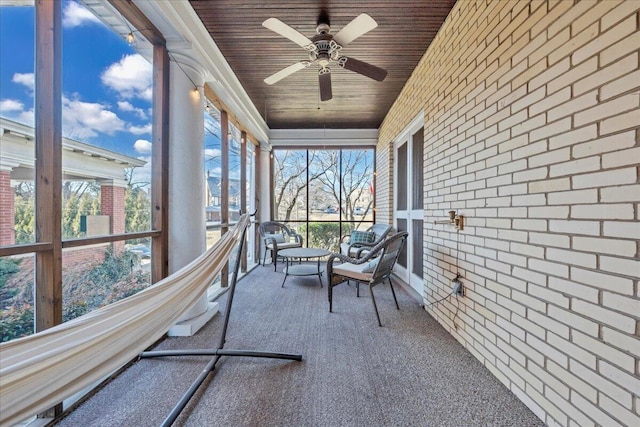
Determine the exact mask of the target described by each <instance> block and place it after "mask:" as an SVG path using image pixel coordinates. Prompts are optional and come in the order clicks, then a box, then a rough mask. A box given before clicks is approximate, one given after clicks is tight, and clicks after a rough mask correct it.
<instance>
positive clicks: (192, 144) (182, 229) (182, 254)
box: [168, 55, 218, 336]
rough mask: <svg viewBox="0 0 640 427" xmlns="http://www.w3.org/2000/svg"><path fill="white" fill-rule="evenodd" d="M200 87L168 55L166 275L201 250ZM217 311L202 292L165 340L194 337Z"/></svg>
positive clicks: (189, 63)
mask: <svg viewBox="0 0 640 427" xmlns="http://www.w3.org/2000/svg"><path fill="white" fill-rule="evenodd" d="M176 60H177V61H178V62H179V65H178V64H177V63H176V62H175V61H176ZM203 83H204V73H203V72H202V71H200V67H199V66H198V64H196V63H195V62H194V61H193V60H191V59H189V58H187V57H184V56H181V55H172V61H171V68H170V89H169V94H170V103H171V108H170V109H169V111H170V113H169V129H170V132H169V135H170V141H169V171H168V173H169V253H170V256H169V274H172V273H174V272H176V271H177V270H179V269H180V268H182V267H184V266H185V265H187V264H188V263H189V262H191V261H193V260H194V259H195V258H196V257H198V256H199V255H201V254H202V253H203V252H204V251H205V250H206V218H205V200H204V194H205V188H204V185H205V181H204V175H203V173H204V172H203V166H202V165H203V161H204V158H203V141H204V117H203V111H204V93H203V89H202V86H203ZM194 89H197V90H194ZM217 312H218V304H217V303H209V302H208V299H207V293H206V291H205V292H204V293H203V295H202V296H201V297H200V299H199V300H198V302H197V303H196V304H195V305H194V306H193V307H192V308H191V309H189V311H187V313H185V315H184V316H182V318H181V319H180V321H179V322H178V323H177V324H176V325H175V326H174V327H173V328H171V329H170V330H169V335H171V336H188V335H193V334H194V333H195V332H197V330H198V329H200V328H201V327H202V326H203V325H204V324H205V323H206V322H207V321H208V320H209V319H211V317H213V315H215V313H217Z"/></svg>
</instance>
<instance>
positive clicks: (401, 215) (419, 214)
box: [393, 111, 424, 297]
mask: <svg viewBox="0 0 640 427" xmlns="http://www.w3.org/2000/svg"><path fill="white" fill-rule="evenodd" d="M421 128H424V111H420V113H418V115H417V116H416V117H414V118H413V119H412V120H411V122H409V124H408V125H407V126H406V127H405V128H404V129H403V130H402V131H401V132H400V133H399V134H398V137H397V138H395V140H394V142H393V170H394V172H393V178H394V179H393V224H394V227H395V228H396V229H398V219H405V220H406V231H407V233H409V235H408V236H407V240H406V243H405V249H404V250H405V253H406V256H407V266H406V268H405V267H403V266H402V265H400V264H399V263H396V268H395V274H396V275H397V276H398V277H399V278H400V279H402V280H403V281H404V282H405V283H407V284H409V285H410V286H411V288H413V289H414V290H415V291H416V292H418V294H419V295H420V297H422V296H423V293H424V271H423V277H420V276H418V275H416V274H414V273H413V265H414V260H413V254H414V250H413V249H414V248H413V236H412V234H413V231H412V230H413V220H415V219H419V220H421V221H423V225H424V205H423V206H422V209H412V206H413V200H412V197H413V191H412V190H413V176H412V173H413V172H414V171H413V170H412V168H413V148H412V142H413V135H414V134H416V133H417V132H419V131H420V129H421ZM405 144H406V147H407V159H406V162H407V164H406V168H405V169H406V174H407V175H406V183H407V185H406V189H405V191H406V201H407V209H406V210H402V211H399V210H398V194H399V189H398V181H399V180H398V172H399V167H398V149H399V148H400V147H402V146H403V145H405ZM423 155H424V153H423ZM418 173H419V174H420V176H423V174H424V168H423V170H421V171H419V172H418ZM423 191H424V189H423ZM417 244H419V245H421V248H420V249H421V250H420V251H419V252H420V253H423V252H424V249H423V247H422V245H423V243H422V242H417Z"/></svg>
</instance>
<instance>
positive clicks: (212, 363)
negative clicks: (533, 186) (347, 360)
mask: <svg viewBox="0 0 640 427" xmlns="http://www.w3.org/2000/svg"><path fill="white" fill-rule="evenodd" d="M251 216H253V215H251ZM246 233H247V227H245V229H244V230H243V231H242V239H241V240H240V245H239V246H238V255H237V257H236V260H235V265H234V269H233V276H232V279H231V286H230V287H229V291H228V293H229V297H228V299H227V306H226V307H225V313H224V325H223V327H222V334H221V335H220V342H219V344H218V348H214V349H186V350H159V351H145V352H142V353H141V354H140V358H148V357H165V356H213V357H212V358H211V360H209V362H208V363H207V365H206V366H205V368H204V369H203V370H202V372H201V373H200V375H199V376H198V377H197V378H196V380H195V381H194V382H193V383H192V384H191V387H189V389H188V390H187V391H186V392H185V394H184V395H183V396H182V398H181V399H180V401H179V402H178V403H177V404H176V405H175V406H174V407H173V409H172V410H171V413H170V414H169V415H168V416H167V418H165V420H164V421H163V422H162V426H163V427H168V426H171V425H172V424H173V422H174V421H175V420H176V418H178V416H179V415H180V413H181V412H182V410H183V409H184V408H185V406H187V403H189V400H190V399H191V398H192V397H193V395H194V394H195V393H196V391H198V389H199V388H200V386H201V385H202V383H203V382H204V381H205V380H206V379H207V377H208V376H209V374H210V373H211V372H213V371H214V370H215V368H216V363H218V360H220V358H221V357H222V356H243V357H265V358H269V359H287V360H297V361H301V360H302V355H301V354H289V353H272V352H265V351H253V350H228V349H225V348H224V343H225V341H226V336H227V326H228V325H229V315H230V314H231V306H232V304H233V296H234V294H235V290H236V282H237V280H238V270H239V268H240V260H241V255H242V250H243V248H244V244H245V237H246Z"/></svg>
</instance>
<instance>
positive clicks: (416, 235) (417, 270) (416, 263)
mask: <svg viewBox="0 0 640 427" xmlns="http://www.w3.org/2000/svg"><path fill="white" fill-rule="evenodd" d="M412 223H413V229H412V233H411V236H409V237H410V238H411V239H412V245H411V247H412V248H413V254H412V255H413V267H412V272H413V274H415V275H416V276H420V277H422V272H423V262H424V260H423V258H422V248H423V244H422V241H423V234H422V233H423V230H422V220H418V219H414V220H413V221H412Z"/></svg>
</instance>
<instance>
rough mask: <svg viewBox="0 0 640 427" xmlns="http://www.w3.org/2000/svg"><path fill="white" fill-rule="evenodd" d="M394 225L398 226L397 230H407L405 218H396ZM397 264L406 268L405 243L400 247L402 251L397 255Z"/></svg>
mask: <svg viewBox="0 0 640 427" xmlns="http://www.w3.org/2000/svg"><path fill="white" fill-rule="evenodd" d="M396 225H397V226H398V231H407V220H406V219H401V218H398V219H397V221H396ZM398 264H400V265H401V266H402V267H404V268H407V245H404V246H403V247H402V251H400V255H398Z"/></svg>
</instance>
